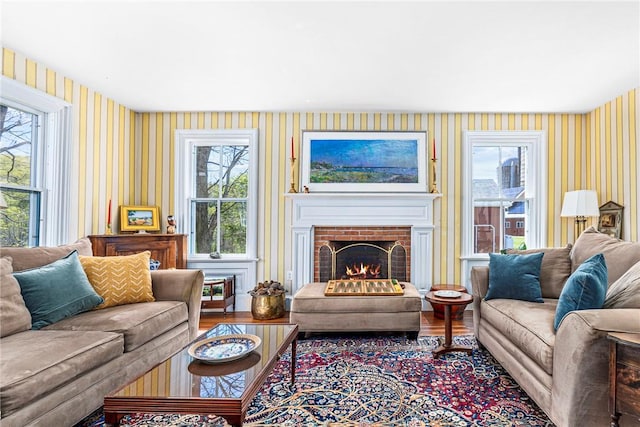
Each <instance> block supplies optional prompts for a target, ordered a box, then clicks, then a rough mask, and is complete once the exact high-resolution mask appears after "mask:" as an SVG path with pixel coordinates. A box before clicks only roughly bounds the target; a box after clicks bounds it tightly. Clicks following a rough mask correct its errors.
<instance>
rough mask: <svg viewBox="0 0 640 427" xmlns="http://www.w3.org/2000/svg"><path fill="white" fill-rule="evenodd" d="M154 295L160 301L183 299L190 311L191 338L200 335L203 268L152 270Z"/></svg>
mask: <svg viewBox="0 0 640 427" xmlns="http://www.w3.org/2000/svg"><path fill="white" fill-rule="evenodd" d="M151 284H152V286H153V296H154V297H155V298H156V300H158V301H183V302H185V303H187V310H188V311H189V339H190V340H193V339H195V338H196V337H197V336H198V327H199V323H200V303H201V301H202V287H203V285H204V273H203V272H202V270H155V271H152V272H151Z"/></svg>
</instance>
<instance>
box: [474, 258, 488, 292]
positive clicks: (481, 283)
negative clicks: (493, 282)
mask: <svg viewBox="0 0 640 427" xmlns="http://www.w3.org/2000/svg"><path fill="white" fill-rule="evenodd" d="M488 290H489V267H487V266H479V267H472V268H471V292H472V293H473V296H479V297H480V299H482V298H484V297H485V295H487V291H488Z"/></svg>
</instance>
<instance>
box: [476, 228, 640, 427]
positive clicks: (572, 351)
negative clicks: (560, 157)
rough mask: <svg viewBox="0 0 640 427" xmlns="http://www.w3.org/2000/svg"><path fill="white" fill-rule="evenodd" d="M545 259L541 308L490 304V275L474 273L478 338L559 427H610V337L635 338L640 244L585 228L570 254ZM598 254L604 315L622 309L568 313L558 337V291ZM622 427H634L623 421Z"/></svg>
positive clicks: (639, 321) (557, 252)
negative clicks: (604, 284)
mask: <svg viewBox="0 0 640 427" xmlns="http://www.w3.org/2000/svg"><path fill="white" fill-rule="evenodd" d="M542 251H544V252H545V254H544V256H543V259H542V266H541V272H540V285H541V288H542V297H543V300H544V303H536V302H527V301H519V300H514V299H491V300H488V301H487V300H485V299H484V297H485V296H486V294H487V290H488V284H489V267H475V268H473V269H472V273H471V282H472V287H473V296H474V301H473V318H474V333H475V336H476V338H477V340H478V342H479V343H480V344H481V345H482V346H484V347H485V348H486V349H487V350H489V352H490V353H491V354H492V355H493V356H494V357H495V358H496V359H497V360H498V362H500V364H501V365H502V366H503V367H504V368H505V369H506V370H507V371H508V372H509V374H511V376H512V377H513V378H514V379H515V380H516V381H517V382H518V384H520V386H521V387H522V388H523V389H524V390H525V391H526V392H527V394H528V395H529V396H530V397H531V398H532V399H533V400H534V401H535V402H536V403H537V404H538V406H540V408H541V409H542V410H543V411H544V412H545V413H546V414H547V415H548V416H549V418H550V419H551V420H552V421H553V422H554V423H555V424H556V425H557V426H559V427H574V426H607V425H609V423H610V415H609V408H608V398H609V390H608V384H609V382H608V381H609V380H608V372H609V342H608V340H607V333H608V332H612V331H615V332H634V333H639V332H640V286H638V284H639V283H640V243H632V242H622V241H618V240H616V239H613V238H610V237H609V236H606V235H604V234H601V233H598V232H597V231H596V230H595V229H593V228H590V229H588V230H586V231H585V232H584V233H583V234H582V235H581V236H580V237H579V238H578V240H577V241H576V243H575V245H574V246H573V247H571V246H569V247H567V248H553V249H543V250H542ZM524 252H535V250H533V251H524ZM597 253H603V254H604V257H605V261H606V264H607V269H608V286H609V288H608V289H609V292H607V300H606V302H605V307H623V308H602V309H590V310H581V311H571V312H569V314H567V315H566V317H564V319H563V320H562V322H561V323H560V325H559V327H558V330H557V332H556V331H555V330H554V316H555V311H556V306H557V304H558V298H559V296H560V292H561V291H562V287H563V286H564V284H565V282H566V280H567V278H568V277H569V275H570V274H571V273H572V272H573V271H575V270H576V268H578V266H579V265H580V264H581V263H582V262H583V261H585V260H586V259H587V258H589V257H590V256H592V255H595V254H597ZM627 270H629V272H628V273H627V274H625V272H627ZM623 275H624V276H625V277H623V278H622V279H620V281H619V282H618V283H616V284H615V285H614V287H613V288H612V284H613V283H614V282H616V281H617V280H618V279H619V278H620V277H621V276H623ZM623 282H624V283H623ZM629 284H632V286H631V287H628V288H627V291H628V292H627V291H625V292H622V293H618V294H617V297H615V296H614V295H612V292H611V291H612V289H614V290H615V289H618V290H619V289H620V288H621V287H622V286H623V285H629ZM631 290H632V292H633V293H634V294H635V295H630V292H631ZM621 425H622V426H629V425H638V423H637V422H635V421H634V420H630V419H628V418H625V417H622V419H621Z"/></svg>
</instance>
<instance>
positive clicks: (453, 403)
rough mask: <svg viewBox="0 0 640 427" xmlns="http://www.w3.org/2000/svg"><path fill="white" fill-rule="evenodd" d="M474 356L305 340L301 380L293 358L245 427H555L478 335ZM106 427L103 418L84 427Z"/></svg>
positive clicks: (156, 418)
mask: <svg viewBox="0 0 640 427" xmlns="http://www.w3.org/2000/svg"><path fill="white" fill-rule="evenodd" d="M454 339H455V341H456V342H457V343H459V344H464V345H471V346H472V347H473V349H474V350H473V353H472V354H471V355H467V354H465V353H448V354H445V355H443V356H441V357H439V358H435V359H434V357H433V356H432V354H431V351H432V350H433V349H434V348H436V347H437V345H438V341H437V338H436V337H420V338H418V340H417V341H416V340H411V339H408V338H405V337H401V336H396V337H394V336H385V337H370V336H357V337H356V336H348V337H347V336H324V337H312V338H309V339H306V340H301V341H298V357H297V370H296V381H295V384H294V385H291V384H290V381H289V378H290V377H289V360H290V357H291V353H290V352H287V353H285V355H284V356H283V358H282V359H281V360H280V361H279V362H278V364H277V365H276V368H275V369H274V372H273V373H272V374H271V375H270V376H269V377H268V379H267V381H266V383H265V385H264V386H263V387H262V389H261V391H260V392H259V393H258V394H257V395H256V397H255V398H254V399H253V402H252V403H251V406H250V408H249V411H248V412H247V416H246V418H245V425H250V426H267V425H292V426H293V425H295V426H301V425H303V426H315V425H323V426H332V425H335V426H338V425H339V426H346V425H357V426H389V425H404V426H416V427H417V426H460V427H462V426H465V427H466V426H553V424H552V423H551V421H549V419H548V418H547V417H546V415H545V414H544V413H543V412H542V411H541V410H540V409H539V408H538V407H537V406H536V404H535V403H534V402H533V401H532V400H531V399H530V398H529V397H528V396H527V395H526V393H525V392H524V391H522V389H521V388H520V387H519V386H518V385H517V384H516V382H515V381H514V380H513V379H512V378H511V377H510V376H509V375H508V374H507V373H506V371H505V370H504V369H503V368H502V367H501V366H500V365H499V364H498V363H497V362H496V361H495V359H494V358H493V357H492V356H491V355H490V354H489V353H488V352H487V351H486V350H479V349H478V346H477V344H476V342H475V339H474V338H473V337H472V336H463V337H455V338H454ZM80 425H82V426H84V427H88V426H102V425H103V421H102V418H101V414H97V415H96V416H95V417H94V418H93V420H89V419H88V420H85V422H83V423H82V424H80ZM121 425H123V426H131V427H134V426H135V427H160V426H182V427H187V426H194V427H196V426H198V427H200V426H207V427H208V426H224V425H226V423H225V422H224V420H223V419H222V418H219V417H216V416H213V415H211V416H199V415H177V414H168V415H158V414H133V415H131V416H127V417H125V418H124V419H123V420H122V424H121Z"/></svg>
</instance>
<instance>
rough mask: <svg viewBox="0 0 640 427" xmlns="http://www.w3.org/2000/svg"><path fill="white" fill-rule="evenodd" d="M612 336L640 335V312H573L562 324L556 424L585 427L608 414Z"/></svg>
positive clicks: (555, 353) (556, 366)
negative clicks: (614, 333) (617, 334)
mask: <svg viewBox="0 0 640 427" xmlns="http://www.w3.org/2000/svg"><path fill="white" fill-rule="evenodd" d="M609 332H630V333H640V309H637V308H617V309H599V310H581V311H572V312H570V313H569V314H567V316H566V317H565V318H564V319H563V321H562V323H561V324H560V327H559V328H558V331H557V333H556V339H555V345H554V350H553V387H552V390H551V400H552V402H553V408H552V412H553V413H554V414H556V416H555V418H556V419H555V420H554V421H556V422H558V423H559V425H585V423H586V421H587V420H589V419H594V417H596V416H598V414H602V413H607V411H608V408H607V402H608V400H607V396H608V393H609V392H608V387H609V340H608V339H607V334H608V333H609ZM594 402H598V404H599V405H600V407H595V406H596V405H595V404H594Z"/></svg>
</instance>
